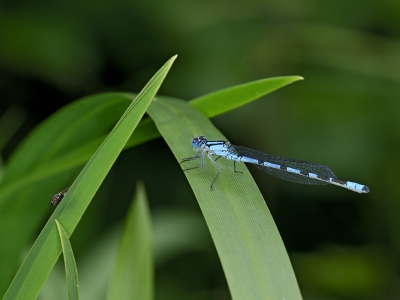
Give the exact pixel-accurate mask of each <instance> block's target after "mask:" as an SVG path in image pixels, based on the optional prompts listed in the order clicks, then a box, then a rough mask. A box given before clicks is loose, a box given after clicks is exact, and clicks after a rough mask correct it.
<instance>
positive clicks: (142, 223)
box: [107, 184, 153, 300]
mask: <svg viewBox="0 0 400 300" xmlns="http://www.w3.org/2000/svg"><path fill="white" fill-rule="evenodd" d="M152 298H153V252H152V249H151V228H150V212H149V208H148V206H147V199H146V194H145V190H144V186H143V185H142V184H138V186H137V192H136V195H135V197H134V200H133V202H132V204H131V207H130V209H129V213H128V216H127V220H126V224H125V226H124V232H123V235H122V237H121V242H120V246H119V250H118V255H117V261H116V265H115V269H114V272H113V277H112V279H111V282H110V287H109V291H108V297H107V299H143V300H146V299H152Z"/></svg>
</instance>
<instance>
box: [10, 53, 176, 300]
mask: <svg viewBox="0 0 400 300" xmlns="http://www.w3.org/2000/svg"><path fill="white" fill-rule="evenodd" d="M174 60H175V57H173V58H171V59H170V60H169V61H168V62H167V63H166V64H165V65H164V66H163V67H162V68H161V69H160V70H159V72H158V73H156V74H155V75H154V76H153V78H152V79H151V80H150V81H149V83H148V84H147V85H146V86H145V87H144V88H143V90H142V92H141V93H140V94H139V95H138V96H137V97H136V99H135V100H134V101H133V102H132V103H131V105H130V106H129V107H128V109H127V110H126V111H125V113H124V114H123V115H122V117H121V119H120V120H119V121H118V123H117V124H116V125H115V127H114V129H113V130H112V131H111V133H110V134H109V135H108V136H107V138H106V139H105V140H104V142H103V143H102V144H101V145H100V147H99V148H98V149H97V151H96V153H95V154H94V155H93V157H92V158H91V159H90V161H89V162H88V163H87V164H86V166H85V168H84V169H83V170H82V171H81V173H80V174H79V176H78V177H77V179H76V180H75V181H74V184H73V185H72V186H71V188H70V189H69V191H68V193H67V195H66V196H65V198H64V199H63V201H62V202H61V203H60V204H59V205H58V207H57V209H56V210H55V212H54V213H53V215H52V216H51V217H50V219H49V220H48V222H47V224H46V226H45V227H44V228H43V230H42V232H41V234H40V235H39V237H38V238H37V240H36V242H35V244H34V245H33V247H32V249H31V251H30V252H29V254H28V255H27V257H26V258H25V261H24V262H23V264H22V266H21V268H20V269H19V271H18V273H17V275H16V276H15V278H14V280H13V282H12V283H11V285H10V287H9V288H8V290H7V293H6V294H5V296H4V299H34V298H36V296H37V295H38V294H39V291H40V289H41V287H42V285H43V283H44V281H45V279H46V278H47V276H48V274H49V273H50V271H51V269H52V267H53V266H54V264H55V262H56V260H57V259H58V256H59V255H60V252H61V247H60V246H59V245H58V246H57V239H58V237H57V233H56V229H55V227H54V223H53V222H54V220H55V219H57V220H59V222H60V223H62V224H63V227H64V228H65V229H66V232H67V234H68V236H70V235H71V234H72V232H73V231H74V229H75V227H76V225H77V224H78V222H79V220H80V219H81V217H82V215H83V213H84V212H85V210H86V208H87V206H88V205H89V203H90V201H91V200H92V198H93V196H94V194H95V192H96V191H97V189H98V188H99V186H100V184H101V183H102V181H103V180H104V177H105V176H106V174H107V173H108V171H109V170H110V168H111V166H112V165H113V163H114V162H115V160H116V158H117V156H118V155H119V153H120V152H121V151H122V149H123V147H124V145H125V144H126V142H127V140H128V138H129V137H130V135H131V134H132V132H133V130H134V129H135V127H136V125H137V124H138V123H139V121H140V119H141V118H142V116H143V114H144V113H145V111H146V109H147V107H148V105H149V104H150V102H151V100H152V99H153V98H154V96H155V94H156V92H157V90H158V88H159V87H160V85H161V83H162V81H163V80H164V78H165V76H166V74H167V72H168V70H169V68H170V67H171V65H172V63H173V61H174Z"/></svg>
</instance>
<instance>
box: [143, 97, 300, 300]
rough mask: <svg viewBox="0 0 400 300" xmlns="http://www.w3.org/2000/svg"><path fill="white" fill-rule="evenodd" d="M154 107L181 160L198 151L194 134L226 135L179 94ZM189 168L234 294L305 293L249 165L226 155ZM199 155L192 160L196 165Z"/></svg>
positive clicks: (152, 113)
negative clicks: (193, 142) (194, 147)
mask: <svg viewBox="0 0 400 300" xmlns="http://www.w3.org/2000/svg"><path fill="white" fill-rule="evenodd" d="M148 113H149V114H150V116H151V117H152V118H153V120H154V121H155V123H156V125H157V128H158V130H159V131H160V133H161V135H162V136H163V137H164V139H165V140H166V142H167V143H168V145H169V147H170V148H171V150H172V152H173V153H174V155H175V156H176V158H177V160H178V161H180V160H181V159H182V158H185V157H190V156H193V155H194V152H193V150H192V149H191V146H190V137H192V136H194V135H196V134H201V135H205V136H207V137H208V138H209V139H217V140H219V139H224V137H223V136H222V134H221V133H219V132H218V131H217V129H216V128H215V127H214V126H213V125H212V124H211V122H210V121H209V120H208V119H207V118H206V117H204V115H203V114H201V113H200V112H199V111H198V110H196V109H193V108H192V107H190V106H189V105H187V103H185V102H183V101H178V100H168V101H162V100H158V101H154V102H153V103H152V105H151V106H150V107H149V110H148ZM218 163H219V164H220V165H221V167H222V173H221V175H220V177H219V178H218V180H217V181H216V183H215V185H214V190H213V191H212V190H211V189H210V184H211V181H212V179H213V178H214V176H215V175H216V173H217V169H216V167H215V165H213V164H212V163H210V162H209V161H207V162H206V164H205V166H204V167H203V168H200V169H194V170H191V171H187V172H185V175H186V176H187V178H188V180H189V183H190V185H191V187H192V189H193V192H194V194H195V196H196V198H197V200H198V202H199V205H200V208H201V210H202V212H203V215H204V217H205V219H206V222H207V225H208V227H209V229H210V232H211V235H212V237H213V240H214V243H215V245H216V248H217V251H218V254H219V256H220V259H221V262H222V266H223V268H224V271H225V275H226V278H227V281H228V285H229V288H230V291H231V293H232V297H233V299H252V300H255V299H271V300H272V299H273V300H275V299H301V295H300V292H299V288H298V285H297V281H296V278H295V276H294V272H293V269H292V266H291V264H290V261H289V257H288V255H287V252H286V250H285V247H284V245H283V242H282V239H281V237H280V235H279V232H278V230H277V228H276V226H275V223H274V221H273V219H272V216H271V214H270V212H269V210H268V208H267V206H266V205H265V201H264V199H263V198H262V196H261V194H260V191H259V190H258V188H257V186H256V184H255V182H254V180H253V179H252V177H251V175H250V174H249V172H248V171H247V169H246V167H245V166H244V165H240V167H239V166H238V168H240V171H242V172H243V173H242V174H237V173H234V172H233V164H232V162H229V161H225V160H224V159H220V160H219V161H218ZM198 164H199V161H198V160H197V161H194V162H192V164H190V163H186V165H185V166H184V167H189V166H196V165H198Z"/></svg>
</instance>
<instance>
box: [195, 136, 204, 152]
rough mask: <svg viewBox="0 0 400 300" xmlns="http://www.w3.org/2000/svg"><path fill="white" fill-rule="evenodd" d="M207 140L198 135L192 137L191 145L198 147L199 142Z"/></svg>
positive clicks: (202, 142)
mask: <svg viewBox="0 0 400 300" xmlns="http://www.w3.org/2000/svg"><path fill="white" fill-rule="evenodd" d="M206 142H207V139H206V137H205V136H198V137H196V138H193V139H192V147H193V148H195V149H196V148H199V147H200V146H201V144H205V143H206Z"/></svg>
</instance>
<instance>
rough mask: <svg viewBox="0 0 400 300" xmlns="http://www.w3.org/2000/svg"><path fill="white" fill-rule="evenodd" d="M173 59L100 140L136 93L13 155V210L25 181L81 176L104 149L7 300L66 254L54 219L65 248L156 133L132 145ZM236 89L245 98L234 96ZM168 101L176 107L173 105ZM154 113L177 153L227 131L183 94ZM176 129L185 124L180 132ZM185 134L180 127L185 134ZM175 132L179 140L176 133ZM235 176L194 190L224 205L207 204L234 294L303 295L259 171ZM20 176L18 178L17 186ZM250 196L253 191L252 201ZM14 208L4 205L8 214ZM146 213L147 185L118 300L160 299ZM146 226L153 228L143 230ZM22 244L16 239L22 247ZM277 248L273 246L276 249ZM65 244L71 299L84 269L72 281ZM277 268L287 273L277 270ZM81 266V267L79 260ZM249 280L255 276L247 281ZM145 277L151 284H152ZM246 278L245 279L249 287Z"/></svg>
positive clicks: (92, 100)
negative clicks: (121, 162) (112, 176)
mask: <svg viewBox="0 0 400 300" xmlns="http://www.w3.org/2000/svg"><path fill="white" fill-rule="evenodd" d="M173 60H174V58H172V59H171V60H170V61H169V62H168V63H167V64H166V65H165V66H164V67H163V68H161V69H160V71H159V72H158V73H157V74H156V75H155V76H154V77H153V78H152V80H150V82H149V83H148V84H147V85H146V87H145V88H144V89H143V91H142V92H141V93H140V94H139V95H138V96H137V97H136V98H135V99H134V100H133V101H132V103H131V104H130V105H129V107H128V109H127V110H126V111H125V113H124V114H123V115H122V117H121V119H120V120H119V121H118V123H117V125H115V127H114V129H113V130H112V131H111V133H110V135H109V136H107V137H106V138H105V139H104V141H103V142H102V143H101V144H100V141H101V140H102V139H103V138H102V136H103V135H104V134H103V132H104V131H105V130H106V129H107V128H109V126H110V125H111V124H112V120H113V119H115V116H117V115H118V111H120V110H121V108H122V107H123V106H124V105H126V102H127V100H128V99H133V98H134V97H133V96H132V95H129V94H121V93H120V94H104V95H99V96H94V97H88V98H87V99H85V100H83V101H79V102H77V103H76V104H72V105H70V106H69V107H68V108H66V109H64V110H63V111H61V112H59V113H57V114H56V115H54V116H53V117H52V118H50V119H49V120H48V121H46V122H45V123H44V124H43V125H41V126H40V127H39V128H38V129H36V130H35V132H34V133H33V134H32V135H31V136H30V137H29V138H28V139H27V141H26V142H25V143H24V144H23V145H22V146H21V147H20V148H19V150H18V151H17V152H16V153H15V154H14V155H13V157H12V158H11V160H10V164H9V166H8V169H7V170H6V172H5V176H4V178H3V181H2V184H3V186H4V188H3V189H2V190H1V193H0V196H1V198H2V203H3V207H7V205H8V206H9V207H10V209H12V208H13V207H14V208H16V207H20V206H18V204H19V203H23V202H24V201H25V200H24V199H25V197H26V196H27V194H26V193H22V194H21V195H20V196H19V197H17V198H15V196H16V195H18V192H21V184H22V185H23V187H24V189H25V190H29V189H31V191H32V192H33V193H39V194H40V189H39V187H42V188H43V187H47V185H48V186H51V185H53V184H54V183H55V182H61V181H63V180H65V179H64V178H63V177H62V176H61V178H57V177H58V175H62V174H63V173H67V174H68V175H71V174H73V172H74V171H75V170H74V169H75V168H76V167H77V166H79V165H80V164H81V163H82V162H84V160H85V159H87V158H88V156H89V155H90V154H91V153H93V151H94V150H95V148H96V147H98V149H97V150H96V152H95V153H94V155H93V156H92V158H91V159H90V160H89V162H88V164H87V165H86V166H85V168H84V169H83V170H82V171H81V172H80V174H79V176H78V177H77V179H76V180H75V182H74V183H73V184H72V186H71V187H70V189H69V191H68V192H67V194H66V196H65V198H64V199H63V200H62V201H61V203H60V204H59V205H58V208H57V209H56V211H55V212H54V214H53V215H52V216H51V217H50V219H49V221H48V224H47V225H46V226H45V227H44V229H43V231H42V233H41V234H40V235H39V237H38V238H37V240H36V242H35V244H34V245H33V247H32V249H31V251H30V253H29V254H28V256H27V257H26V259H25V261H24V263H23V264H22V266H21V268H20V270H19V271H18V273H17V275H16V277H15V278H14V280H13V282H12V284H11V286H10V287H9V289H8V291H7V293H6V295H5V297H4V299H29V298H35V297H36V295H37V294H38V293H39V291H40V288H41V286H42V285H43V283H44V281H45V279H46V277H47V276H48V274H49V272H50V271H51V269H52V267H53V265H54V263H55V262H56V260H57V258H58V256H59V254H60V251H61V248H60V247H59V245H57V242H56V241H57V239H58V235H57V234H56V231H55V227H54V225H52V224H54V223H53V221H54V220H55V219H57V220H59V223H58V222H57V224H58V228H59V234H62V233H63V232H64V229H62V228H61V227H60V226H61V225H59V224H63V226H62V227H63V228H65V232H66V236H65V237H64V236H62V241H63V243H62V245H63V249H64V248H65V245H66V244H65V243H64V242H65V238H68V237H69V236H70V235H71V234H72V232H73V231H74V228H75V227H76V225H77V224H78V222H79V220H80V219H81V217H82V215H83V213H84V211H85V210H86V208H87V206H88V204H89V203H90V201H91V199H92V198H93V195H94V194H95V192H96V190H97V189H98V187H99V185H100V184H101V182H102V181H103V179H104V176H105V175H106V174H107V173H108V171H109V169H110V167H111V166H112V164H113V163H114V161H115V159H116V157H117V156H118V154H119V152H120V151H121V150H122V148H123V147H124V145H125V144H127V145H128V146H132V145H135V144H138V143H140V142H143V141H146V140H149V139H151V138H154V137H156V136H157V132H155V127H154V125H153V124H154V123H152V122H151V121H149V119H147V120H144V121H142V122H141V123H140V125H139V126H138V130H137V131H135V134H134V135H132V137H131V138H130V140H129V142H127V141H128V139H129V137H130V135H131V134H132V132H133V131H134V129H135V127H136V125H137V124H138V123H139V120H140V118H141V117H142V115H143V113H144V111H145V110H146V108H147V106H148V105H149V104H150V102H151V100H152V99H153V97H154V95H155V93H156V91H157V90H158V88H159V86H160V84H161V82H162V80H163V79H164V77H165V75H166V73H167V72H168V70H169V68H170V66H171V64H172V62H173ZM298 79H300V77H282V78H273V79H265V80H260V81H257V82H252V83H249V84H245V85H241V86H237V87H234V88H231V89H226V90H222V91H220V92H216V93H213V94H210V95H207V96H205V97H202V98H200V99H197V100H194V101H192V102H191V103H190V104H192V105H194V106H196V107H197V108H199V109H200V110H202V111H203V112H205V113H206V114H207V115H208V116H215V115H217V114H221V113H223V112H226V111H229V110H231V109H234V108H236V107H238V106H241V105H243V104H245V103H247V102H250V101H252V100H254V99H257V98H258V97H260V96H262V95H265V94H267V93H269V92H271V91H273V90H275V89H277V88H279V87H282V86H284V85H286V84H288V83H291V82H293V81H296V80H298ZM235 94H238V95H239V96H238V97H234V95H235ZM128 101H129V100H128ZM165 105H166V106H167V107H169V106H170V107H169V108H168V109H167V110H164V108H165V107H164V106H165ZM88 107H93V109H89V110H88V109H86V108H88ZM149 113H150V115H151V116H152V117H153V118H154V120H156V124H157V127H158V129H159V130H160V131H161V132H162V134H163V136H164V138H165V139H166V140H167V142H168V143H169V144H171V149H172V150H173V152H175V151H176V147H178V148H179V149H181V150H180V152H178V153H176V155H178V157H179V156H180V155H181V154H183V153H185V152H187V151H186V150H184V149H186V148H187V145H186V144H187V143H186V141H187V136H188V135H189V134H194V132H198V131H199V130H204V132H209V133H211V132H212V133H215V135H216V136H218V135H219V134H218V133H217V132H216V131H215V129H212V127H211V125H210V124H211V123H209V121H208V120H207V119H206V118H204V116H202V115H201V113H199V112H198V111H197V110H196V109H194V108H190V106H189V105H187V104H184V102H181V101H177V100H173V99H169V98H166V97H157V98H155V99H154V101H153V105H152V108H151V110H150V111H149ZM182 120H183V121H182ZM188 120H189V121H188ZM182 122H183V123H182ZM203 125H204V127H203ZM177 126H178V127H180V126H182V127H181V128H186V129H185V130H183V129H182V130H178V128H177ZM63 128H67V130H63ZM187 130H189V131H187ZM176 132H179V133H180V134H179V135H176ZM171 136H172V137H173V138H172V140H171ZM174 136H175V137H174ZM99 144H100V145H99ZM26 170H33V172H30V175H29V176H27V177H26V176H25V177H24V176H23V173H24V172H25V171H26ZM192 176H195V175H194V173H193V174H191V175H189V178H191V177H192ZM230 177H232V176H230ZM21 178H22V179H21ZM194 178H195V177H194ZM227 178H228V179H229V177H226V178H225V179H222V180H221V184H223V185H222V187H221V193H220V192H216V193H211V194H210V195H208V196H206V197H205V198H204V197H203V196H201V195H199V191H201V190H203V188H204V187H205V186H207V185H208V180H207V179H205V178H203V180H200V181H198V182H196V181H192V180H190V182H191V185H192V187H193V189H194V191H195V193H196V194H197V195H198V196H199V199H198V200H199V202H200V203H201V205H202V207H203V205H204V204H205V203H207V200H210V199H208V197H210V196H211V195H212V196H217V199H218V201H208V202H209V203H210V204H212V203H214V204H216V203H220V204H221V205H222V206H221V207H215V206H213V205H214V204H213V205H212V206H209V207H207V206H204V207H203V210H205V211H208V213H205V216H206V220H207V223H208V225H209V227H210V230H211V233H212V236H213V237H214V242H215V244H216V245H217V249H218V251H219V252H220V256H221V259H222V263H223V266H224V269H225V272H226V276H227V278H228V282H229V285H230V286H231V292H232V294H233V295H234V297H244V296H245V295H252V298H254V299H255V298H260V299H261V298H265V297H272V298H274V297H275V296H278V295H286V296H288V295H289V297H291V298H298V297H300V295H299V291H298V287H297V284H296V281H295V279H294V278H295V277H294V274H293V270H292V269H291V266H290V262H289V260H288V257H287V254H286V251H285V249H284V246H283V243H282V241H281V239H280V237H279V233H278V231H277V229H276V226H275V225H274V223H273V220H272V217H271V216H270V214H269V212H268V209H267V208H266V206H265V204H264V201H263V200H262V198H261V194H260V193H259V192H258V189H257V188H256V186H255V185H254V182H253V181H252V180H251V177H250V176H249V174H248V173H247V172H246V175H244V176H242V177H236V178H235V179H234V178H230V179H232V180H233V181H232V182H231V183H229V181H226V179H227ZM17 180H18V185H17V184H16V181H17ZM237 180H239V182H243V180H245V183H244V186H245V187H246V188H245V189H244V190H241V189H238V188H237V187H238V186H237V182H236V181H237ZM193 182H194V183H193ZM231 188H232V189H231ZM230 189H231V190H230ZM251 190H252V192H251V193H248V194H247V192H246V191H251ZM243 193H245V194H247V195H246V197H244V198H243V195H244V194H243ZM217 194H218V195H217ZM24 196H25V197H24ZM11 199H13V201H11ZM235 203H236V204H235ZM241 210H242V211H243V212H244V213H245V214H244V215H241V214H240V213H239V214H238V212H239V211H241ZM21 211H22V212H23V211H24V210H21ZM5 212H6V211H1V213H5ZM221 212H224V217H221V215H220V213H221ZM147 214H148V213H146V210H145V206H144V195H143V192H140V189H139V194H138V196H137V201H136V202H135V203H134V206H132V209H131V213H130V215H131V216H130V217H128V223H127V227H126V229H125V234H124V236H123V238H122V244H121V249H120V251H119V254H118V258H117V265H116V269H115V271H114V276H113V280H112V281H111V286H110V289H109V297H110V298H112V299H115V297H117V298H120V299H122V298H125V297H128V298H129V296H127V295H133V294H136V295H141V296H140V298H143V297H145V298H151V297H152V296H151V294H152V283H151V282H152V279H151V277H152V276H151V263H150V264H149V263H146V262H150V261H151V258H150V257H149V253H150V251H149V226H148V225H146V224H147V223H148V217H146V215H147ZM254 214H258V217H257V218H254ZM18 219H19V218H18V210H16V212H15V213H14V214H13V219H10V222H11V224H17V221H18ZM39 220H40V219H39V217H37V219H36V220H33V221H32V220H29V221H30V222H32V223H35V222H38V221H39ZM146 220H147V221H146ZM219 222H220V223H219ZM32 223H31V225H32ZM227 225H229V226H227ZM16 227H18V226H16ZM146 228H147V229H146ZM256 228H258V229H256ZM260 228H261V231H260ZM265 230H267V231H265ZM145 232H147V234H144V233H145ZM224 232H230V234H229V235H228V236H227V235H226V234H224ZM139 233H140V234H139ZM2 234H3V237H4V238H5V237H6V236H7V234H8V232H7V231H6V230H3V233H2ZM260 235H261V236H269V240H262V239H258V238H257V237H258V236H260ZM29 236H30V233H29V232H28V233H25V238H27V237H29ZM232 244H237V247H235V248H231V245H232ZM137 245H140V247H141V249H142V250H140V251H138V248H137ZM15 246H16V245H13V247H15ZM65 249H66V248H65ZM132 249H135V250H137V252H136V255H135V256H132V255H131V252H132ZM268 249H269V250H271V249H274V251H269V250H268ZM65 251H66V252H65V255H66V259H65V261H66V269H67V278H68V280H67V283H68V291H69V293H68V294H69V297H73V296H74V295H77V291H73V288H76V286H74V285H73V284H72V285H71V282H73V283H77V276H76V278H70V277H69V275H72V274H76V269H75V271H74V272H71V269H70V268H71V264H69V263H68V264H67V262H68V261H70V260H69V259H68V258H69V257H70V255H72V252H71V251H69V252H68V250H67V249H66V250H65ZM69 254H70V255H69ZM4 257H5V256H3V258H4ZM146 257H147V258H146ZM267 261H274V262H275V263H274V264H272V265H269V264H265V265H264V263H262V262H267ZM239 262H240V263H239ZM11 263H12V260H11ZM72 265H73V264H72ZM39 266H40V267H39ZM132 266H134V267H132ZM135 266H136V267H135ZM140 266H142V267H140ZM274 269H280V270H281V271H280V272H278V273H276V272H272V270H274ZM10 270H12V268H9V269H5V272H7V271H8V272H10ZM72 270H74V269H73V266H72ZM141 270H142V271H141ZM143 272H144V273H143ZM127 274H128V275H127ZM129 274H131V275H129ZM143 274H148V275H149V276H144V275H143ZM137 276H139V277H137ZM143 276H144V277H143ZM135 278H136V279H135ZM139 278H140V279H139ZM244 279H246V280H245V281H243V280H244ZM143 280H144V281H143ZM291 281H292V282H291ZM135 282H136V283H135ZM144 282H147V283H146V284H144ZM240 282H242V283H244V282H246V283H245V284H240ZM288 282H289V283H288ZM290 282H291V283H290ZM251 283H252V284H251ZM288 284H289V286H291V289H284V288H283V287H284V286H287V285H288ZM131 285H132V286H131ZM123 287H125V288H123ZM145 295H146V296H145Z"/></svg>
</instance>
